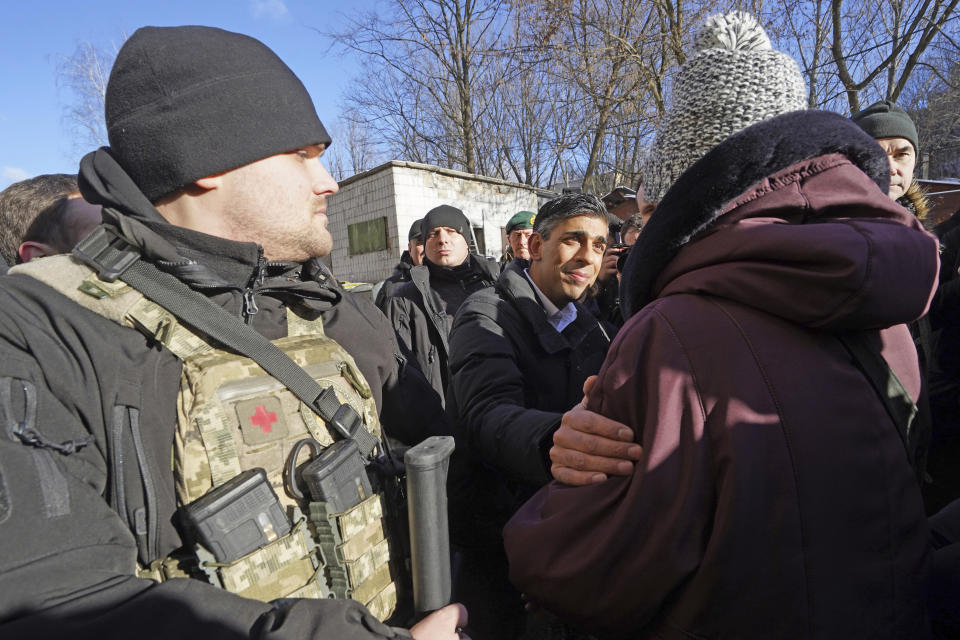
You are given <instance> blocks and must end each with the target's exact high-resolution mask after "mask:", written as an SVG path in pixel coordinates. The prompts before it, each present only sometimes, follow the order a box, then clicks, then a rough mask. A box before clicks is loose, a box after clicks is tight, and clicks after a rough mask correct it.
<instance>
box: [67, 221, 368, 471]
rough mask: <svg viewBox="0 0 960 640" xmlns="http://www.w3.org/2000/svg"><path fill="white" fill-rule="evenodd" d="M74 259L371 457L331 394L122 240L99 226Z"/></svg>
mask: <svg viewBox="0 0 960 640" xmlns="http://www.w3.org/2000/svg"><path fill="white" fill-rule="evenodd" d="M73 254H74V255H75V256H76V257H77V259H79V260H80V261H82V262H83V263H84V264H87V265H88V266H90V267H91V268H93V269H95V270H96V271H97V273H98V274H99V275H100V278H102V279H103V280H107V281H108V282H112V281H114V280H116V279H117V278H120V276H122V280H123V281H124V282H125V283H127V284H129V285H130V286H131V287H133V288H134V289H136V290H137V291H139V292H140V293H142V294H143V295H144V296H145V297H147V298H149V299H150V300H152V301H153V302H156V303H157V304H158V305H160V306H161V307H163V308H164V309H166V310H167V311H169V312H170V313H172V314H173V315H175V316H176V317H177V318H178V319H179V320H181V321H183V322H185V323H186V324H188V325H190V326H191V327H193V328H194V329H196V330H198V331H199V332H201V333H203V334H204V335H207V336H209V337H210V338H213V339H214V340H216V341H217V342H219V343H221V344H222V345H224V346H225V347H228V348H230V349H232V350H233V351H235V352H236V353H239V354H242V355H244V356H246V357H248V358H250V359H251V360H253V361H254V362H256V363H257V364H258V365H260V366H261V367H263V369H264V370H265V371H266V372H267V373H269V374H270V375H271V376H273V377H274V378H276V379H277V380H279V381H280V382H282V383H283V384H284V386H286V387H287V389H289V390H290V391H291V393H293V394H294V395H295V396H297V398H299V399H300V400H301V401H303V402H304V404H306V405H307V406H308V407H310V408H311V409H312V410H313V411H314V412H315V413H316V414H317V415H319V416H320V417H321V418H322V419H323V420H324V422H326V423H327V424H328V425H330V426H331V427H333V428H334V429H336V430H337V431H338V432H339V433H340V435H341V436H343V437H344V438H352V439H353V440H356V442H357V445H358V446H359V448H360V451H361V452H362V453H363V455H364V456H366V457H368V458H369V457H370V455H371V453H372V452H373V450H374V448H375V447H376V446H377V444H378V440H377V438H376V437H375V436H374V435H373V434H371V433H370V432H369V431H368V430H367V428H366V427H365V426H364V425H363V421H362V420H361V418H360V416H359V415H358V414H357V412H356V411H355V410H354V409H353V407H351V406H350V405H348V404H342V403H341V402H340V401H339V400H338V399H337V396H336V394H335V393H334V391H333V389H332V388H330V387H327V388H323V387H321V386H320V385H319V384H318V383H317V381H316V380H314V379H313V378H311V377H310V375H309V374H307V372H305V371H304V370H303V369H302V368H301V367H300V365H298V364H297V363H296V362H294V361H293V360H292V359H291V358H290V356H288V355H287V354H286V353H284V352H283V350H281V349H280V348H278V347H277V346H276V345H275V344H273V343H272V342H270V341H269V340H267V339H266V338H265V337H263V336H262V335H260V334H259V333H257V332H256V331H255V330H254V329H253V328H251V327H250V326H248V325H246V324H244V323H243V322H242V321H241V320H240V319H239V318H237V317H234V316H232V315H230V313H229V312H228V311H227V310H226V309H224V308H223V307H221V306H219V305H217V304H216V303H214V302H213V301H211V300H210V299H209V298H207V297H206V296H204V295H203V294H201V293H198V292H196V291H194V290H193V289H191V288H190V287H188V286H187V285H186V284H184V283H183V282H181V281H180V280H178V279H177V278H175V277H174V276H172V275H170V274H168V273H164V272H163V271H160V270H159V269H157V268H156V267H155V266H154V265H152V264H150V263H148V262H145V261H143V260H140V259H139V253H138V252H137V251H136V249H135V248H133V247H132V246H131V245H130V244H129V243H127V241H126V240H124V239H123V238H121V237H119V236H117V235H116V234H114V233H113V232H112V231H110V230H109V229H107V228H106V227H102V226H101V227H98V228H97V229H95V230H94V232H93V233H92V234H91V235H90V236H88V237H87V239H86V240H84V241H83V242H81V243H80V244H78V245H77V246H76V248H74V250H73ZM131 254H132V255H131Z"/></svg>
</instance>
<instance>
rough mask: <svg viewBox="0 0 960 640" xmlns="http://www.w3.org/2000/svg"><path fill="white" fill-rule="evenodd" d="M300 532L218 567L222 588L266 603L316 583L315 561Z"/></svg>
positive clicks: (299, 528) (297, 531)
mask: <svg viewBox="0 0 960 640" xmlns="http://www.w3.org/2000/svg"><path fill="white" fill-rule="evenodd" d="M301 531H302V528H301V527H298V528H297V529H296V530H295V531H293V532H291V533H290V534H288V535H286V536H284V537H283V538H279V539H277V540H274V541H273V542H271V543H270V544H268V545H267V546H265V547H261V548H260V549H257V550H256V551H254V552H252V553H250V554H248V555H246V556H244V557H243V558H241V559H239V560H237V561H236V562H233V563H231V564H229V565H226V566H217V574H218V575H219V577H220V581H221V583H222V586H223V588H224V589H226V590H227V591H230V592H231V593H238V594H240V595H242V596H244V597H247V598H253V599H255V600H263V601H265V602H266V601H269V600H273V599H275V598H281V597H286V596H288V595H289V594H291V593H295V592H297V591H299V590H300V589H302V588H303V587H304V585H308V584H310V583H311V582H316V581H315V580H314V576H315V575H316V573H317V570H316V567H315V566H314V561H313V559H312V558H311V555H310V551H309V549H308V547H307V544H306V541H305V540H304V537H303V535H302V533H301Z"/></svg>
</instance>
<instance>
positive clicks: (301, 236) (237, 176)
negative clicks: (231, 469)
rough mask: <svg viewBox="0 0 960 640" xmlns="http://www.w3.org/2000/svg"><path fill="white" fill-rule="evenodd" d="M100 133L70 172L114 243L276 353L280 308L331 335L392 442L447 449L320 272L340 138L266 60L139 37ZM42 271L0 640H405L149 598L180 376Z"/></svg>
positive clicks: (7, 316) (295, 84)
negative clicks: (433, 438)
mask: <svg viewBox="0 0 960 640" xmlns="http://www.w3.org/2000/svg"><path fill="white" fill-rule="evenodd" d="M106 123H107V129H108V135H109V139H110V146H109V147H104V148H101V149H99V150H97V151H95V152H93V153H91V154H89V155H87V156H86V157H85V158H84V159H83V161H82V162H81V167H80V188H81V191H82V193H83V196H84V198H85V199H86V200H87V201H89V202H91V203H94V204H97V205H102V206H103V208H104V220H105V225H106V228H107V230H108V232H107V236H106V237H116V239H117V242H119V243H120V245H123V246H132V247H134V248H135V252H134V253H135V254H136V259H137V260H138V261H142V262H143V263H144V265H146V266H145V267H144V268H146V269H148V270H154V267H155V271H157V272H162V275H163V276H164V277H169V276H172V277H173V278H175V279H176V280H178V281H179V282H180V283H185V284H186V285H188V286H189V288H191V289H192V290H193V291H194V292H200V293H201V294H203V296H206V297H207V298H208V299H209V300H210V301H212V302H213V303H215V304H216V305H218V306H220V307H222V308H223V309H225V310H226V311H228V312H229V314H232V315H233V316H235V317H237V318H240V319H242V321H243V322H244V323H246V324H247V325H249V326H251V327H253V328H254V329H255V330H256V332H259V333H260V334H261V335H263V336H265V337H267V338H269V339H276V338H280V337H282V336H285V335H286V334H287V331H288V314H287V311H288V308H290V307H294V306H295V307H296V309H297V310H298V312H299V313H302V314H305V315H307V316H311V317H319V318H322V321H323V329H324V332H325V334H326V335H327V336H329V337H330V338H333V339H334V340H336V341H337V342H339V343H340V345H342V347H343V348H345V349H346V351H348V352H349V353H350V354H351V355H352V356H353V358H354V359H355V361H356V364H357V367H358V369H359V370H360V372H361V373H362V375H363V377H364V378H365V379H366V381H367V382H368V383H369V387H370V392H371V393H372V396H373V399H374V400H375V403H376V409H377V410H379V412H380V414H381V415H382V416H383V425H384V428H385V429H386V430H387V431H388V432H389V433H390V435H392V436H393V437H395V438H397V439H399V440H402V441H406V442H410V443H413V442H417V441H419V440H420V439H422V438H423V437H424V436H426V435H429V434H428V433H427V432H426V431H425V425H427V426H434V427H437V428H439V429H442V428H443V424H444V421H443V416H442V411H441V407H440V404H439V403H438V402H437V401H436V400H435V399H434V398H433V394H432V392H431V390H430V388H429V386H428V385H427V384H426V382H425V381H424V380H423V378H422V376H421V375H420V373H419V372H418V371H416V370H415V368H412V367H408V366H406V363H405V361H404V360H403V358H402V356H400V355H399V350H398V347H397V344H396V342H395V340H394V339H393V334H392V332H391V331H390V329H389V325H388V324H387V323H386V321H385V319H384V318H383V316H382V315H381V314H380V313H379V312H378V311H377V309H376V308H375V307H374V306H373V305H372V304H371V303H370V302H369V301H366V302H365V301H363V300H362V299H360V298H353V297H352V296H350V295H349V294H347V293H345V292H344V291H343V290H341V289H340V288H339V287H338V285H337V283H336V279H335V278H333V277H332V276H331V275H330V274H329V273H328V272H327V271H326V270H325V269H324V267H323V266H322V264H321V263H320V262H319V261H318V260H317V258H319V257H320V256H323V255H325V254H327V253H328V252H329V251H330V248H331V242H332V239H331V236H330V233H329V232H328V231H327V218H326V200H327V198H328V197H329V196H332V195H334V194H335V193H336V192H337V184H336V182H334V180H333V179H332V178H331V177H330V175H329V174H328V173H327V171H326V170H325V169H324V168H323V166H322V165H321V164H320V160H319V157H320V155H321V154H322V153H323V152H324V150H325V149H326V147H327V146H328V145H329V144H330V138H329V137H328V135H327V133H326V131H325V130H324V128H323V125H322V124H321V123H320V121H319V119H318V118H317V115H316V111H315V109H314V107H313V103H312V101H311V99H310V96H309V95H308V94H307V92H306V89H305V88H304V87H303V85H302V84H301V83H300V81H299V79H297V77H296V76H295V75H294V74H293V72H292V71H291V70H290V69H289V68H288V67H287V66H286V65H285V64H283V62H282V61H280V59H279V58H277V56H276V55H275V54H274V53H273V52H272V51H270V50H269V49H268V48H266V47H265V46H264V45H263V44H262V43H260V42H258V41H257V40H254V39H252V38H249V37H247V36H242V35H239V34H235V33H230V32H226V31H222V30H219V29H212V28H207V27H172V28H155V27H145V28H143V29H140V30H138V31H137V32H135V33H134V34H133V35H132V36H131V37H130V39H129V40H128V41H127V42H126V44H125V45H124V46H123V48H122V49H121V51H120V52H119V54H118V56H117V59H116V63H115V65H114V67H113V71H112V73H111V77H110V81H109V84H108V88H107V95H106ZM101 229H103V228H101ZM100 231H101V230H97V231H95V232H94V234H97V233H98V232H100ZM120 245H116V246H120ZM111 246H114V245H111ZM49 260H61V258H49ZM37 264H38V263H36V262H34V263H31V264H30V265H24V267H21V269H26V271H27V273H20V274H18V273H12V274H11V275H9V276H7V277H5V278H3V279H2V282H0V298H2V301H0V415H2V416H3V424H4V435H3V437H0V637H4V638H26V637H34V638H37V637H53V636H55V637H70V638H81V637H82V638H86V637H90V638H113V637H137V638H168V637H203V638H208V639H214V638H231V639H233V638H357V639H360V638H364V639H366V638H393V637H408V635H407V632H406V631H403V630H398V629H393V628H391V627H387V626H386V625H384V624H382V623H380V622H379V621H378V620H377V619H376V618H375V617H374V616H372V615H371V614H370V613H369V612H368V611H367V610H366V609H365V608H364V607H363V606H362V605H360V604H359V603H357V602H353V601H350V600H318V599H296V598H288V599H283V600H275V601H273V602H260V601H257V600H251V599H247V598H244V597H240V596H238V595H235V594H232V593H228V592H227V591H225V590H222V589H219V588H217V587H214V586H212V585H211V584H207V583H205V582H203V581H201V580H195V579H184V578H172V579H166V580H164V581H163V582H160V583H159V584H158V583H157V582H155V581H153V580H150V579H145V578H142V577H138V575H144V573H143V571H142V568H145V567H149V568H151V570H152V569H153V568H154V566H155V563H156V561H157V560H159V559H164V558H168V557H170V554H171V553H172V552H173V551H174V550H176V549H177V548H179V547H181V546H182V545H183V544H184V540H182V539H181V531H180V530H179V529H178V528H176V527H175V526H174V511H175V508H176V507H177V506H178V505H177V499H176V496H175V494H176V490H175V476H174V473H173V471H172V469H171V452H172V451H173V450H174V444H175V442H174V441H175V436H174V431H175V426H176V425H177V423H178V416H177V413H178V393H179V386H180V378H181V369H182V367H181V361H180V360H179V359H178V358H177V357H176V356H174V354H173V353H172V352H171V351H169V350H168V349H167V347H166V346H165V343H162V341H161V338H162V336H161V335H159V334H157V335H156V336H155V337H154V338H151V337H149V336H145V335H144V333H142V332H141V331H139V330H137V329H134V328H130V327H124V326H121V325H120V324H117V323H116V322H114V321H112V320H110V319H107V318H106V317H104V316H102V315H100V314H98V313H94V312H92V311H90V310H88V309H85V308H83V307H81V306H80V305H78V304H76V303H75V302H73V301H72V300H71V299H69V298H68V297H67V296H66V295H65V294H61V293H59V292H58V291H56V290H54V289H53V288H51V287H49V286H47V285H46V284H43V283H42V282H41V281H40V280H38V279H36V278H35V277H31V276H29V275H28V273H29V272H30V268H34V267H36V266H37ZM101 275H103V276H104V277H107V276H106V274H105V273H104V272H101ZM178 286H179V285H178ZM67 293H70V294H71V295H73V294H75V293H76V292H72V293H71V292H67ZM76 295H84V294H83V293H82V290H81V293H79V294H76ZM411 398H416V399H417V401H416V402H410V400H411ZM269 415H271V416H272V415H273V414H269ZM274 418H275V416H274ZM263 431H264V433H266V432H267V431H269V427H268V426H267V427H265V428H264V429H263ZM177 444H178V445H179V444H181V443H179V442H178V443H177ZM178 488H179V487H178ZM131 504H142V505H143V506H142V507H140V508H137V509H128V508H125V505H126V506H129V505H131ZM167 577H169V576H167ZM462 613H463V612H462V610H461V609H460V608H458V607H457V606H451V607H447V608H445V609H443V610H441V611H440V612H438V614H435V615H433V616H430V617H428V618H427V619H425V620H424V621H423V622H422V623H420V625H417V626H416V627H415V628H414V629H413V630H412V631H413V636H414V637H415V638H418V637H422V638H427V637H436V638H455V637H456V633H455V627H456V626H457V625H458V624H462V623H463V622H464V620H462V619H461V618H462Z"/></svg>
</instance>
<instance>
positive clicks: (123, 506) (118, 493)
mask: <svg viewBox="0 0 960 640" xmlns="http://www.w3.org/2000/svg"><path fill="white" fill-rule="evenodd" d="M126 413H127V407H124V406H121V405H116V406H114V407H113V433H112V434H111V436H112V437H111V441H112V446H111V448H110V467H111V470H112V473H111V477H110V502H111V503H112V504H111V506H112V507H113V510H114V511H116V512H117V513H119V514H120V516H121V517H122V518H123V519H124V520H128V516H127V496H126V493H125V487H124V483H123V432H124V428H123V427H124V425H125V423H126V420H125V419H124V418H125V416H126ZM131 528H132V527H131Z"/></svg>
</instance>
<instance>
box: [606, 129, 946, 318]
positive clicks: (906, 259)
mask: <svg viewBox="0 0 960 640" xmlns="http://www.w3.org/2000/svg"><path fill="white" fill-rule="evenodd" d="M888 183H889V164H888V161H887V158H886V155H885V154H884V152H883V150H882V149H881V148H880V146H879V145H878V144H877V143H876V141H875V140H874V139H873V138H871V137H870V136H869V135H867V134H866V133H864V132H863V131H862V130H861V129H860V128H859V127H857V126H856V125H855V124H852V123H851V122H850V121H849V120H847V119H846V118H842V117H840V116H838V115H836V114H832V113H827V112H820V111H797V112H793V113H789V114H785V115H782V116H779V117H776V118H772V119H770V120H767V121H764V122H761V123H759V124H756V125H754V126H752V127H749V128H747V129H745V130H743V131H741V132H740V133H738V134H736V135H734V136H731V137H730V138H728V139H727V140H725V141H724V142H722V143H721V144H720V145H718V146H717V147H715V148H714V149H712V150H711V151H710V152H709V153H707V154H706V155H705V156H704V157H703V158H702V159H701V160H700V161H698V162H697V163H696V164H694V165H693V166H692V167H691V168H690V169H689V170H688V171H687V172H685V173H684V174H683V175H681V176H680V178H679V179H678V180H677V182H676V183H674V185H673V187H672V188H671V189H670V190H669V191H668V192H667V194H666V195H665V196H664V198H663V200H662V201H661V202H660V203H659V205H658V206H657V209H656V212H655V213H654V215H653V217H652V218H651V219H650V221H649V223H648V224H647V225H646V226H645V227H644V229H643V232H642V233H641V234H640V238H639V239H638V241H637V245H636V246H635V247H634V249H633V251H631V255H630V258H629V260H628V261H627V264H626V266H625V269H624V275H623V282H622V295H623V298H624V300H625V305H624V308H625V309H626V311H627V313H628V314H631V315H632V314H633V313H636V312H637V311H639V310H640V309H641V308H643V307H644V306H645V305H646V304H648V303H649V302H651V301H652V300H654V299H655V298H658V297H661V296H664V295H671V294H675V293H684V292H693V293H704V294H711V295H720V296H723V297H726V298H731V299H735V300H738V301H740V302H743V303H744V304H748V305H751V306H758V307H761V308H764V309H767V310H769V311H770V312H771V313H775V314H777V315H782V317H785V318H787V319H789V320H791V321H794V322H799V323H801V324H806V325H809V326H818V327H830V328H859V327H861V326H889V324H896V323H899V322H906V321H908V320H910V319H913V318H914V317H918V316H919V315H921V314H922V313H923V312H924V311H925V309H926V305H927V303H928V302H929V297H930V295H931V291H932V289H933V286H934V284H935V282H936V277H935V274H936V268H937V265H936V261H937V258H936V242H935V240H934V239H933V238H932V237H931V236H930V235H929V234H926V233H925V232H923V231H922V227H921V225H920V224H919V223H918V222H917V221H916V220H915V219H914V217H913V216H912V215H910V214H909V213H908V212H907V211H906V210H905V209H903V207H900V206H899V205H897V204H896V203H894V202H893V201H892V200H890V199H889V198H888V197H887V195H886V191H887V188H888ZM891 223H892V224H891ZM902 227H908V228H910V229H911V230H912V232H907V233H903V231H905V230H904V229H903V228H902ZM868 278H869V279H870V282H869V283H868V282H867V279H868ZM878 278H880V279H881V281H880V282H876V280H877V279H878ZM874 284H876V285H877V290H876V291H875V292H874V293H876V299H875V300H874V299H870V300H867V298H868V297H869V296H868V289H869V287H870V286H872V285H874ZM898 285H902V286H901V287H900V288H897V287H898ZM883 287H892V288H894V290H895V291H896V292H897V293H893V292H892V291H891V292H890V294H889V295H888V296H883V295H882V289H883ZM901 288H902V291H901V290H900V289H901ZM884 297H888V298H890V299H891V300H892V299H894V298H898V300H897V302H895V303H894V302H890V303H888V302H886V301H885V300H883V299H882V298H884ZM867 302H870V304H866V303H867Z"/></svg>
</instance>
